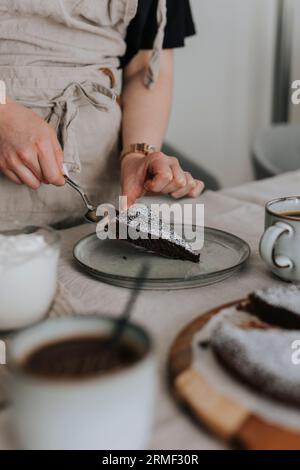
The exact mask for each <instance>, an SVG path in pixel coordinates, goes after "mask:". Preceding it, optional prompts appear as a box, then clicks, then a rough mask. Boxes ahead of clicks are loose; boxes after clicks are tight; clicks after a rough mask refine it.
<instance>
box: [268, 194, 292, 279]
mask: <svg viewBox="0 0 300 470" xmlns="http://www.w3.org/2000/svg"><path fill="white" fill-rule="evenodd" d="M287 213H288V214H290V215H287ZM296 213H299V214H300V196H295V197H284V198H280V199H274V200H273V201H270V202H268V203H267V204H266V212H265V233H264V234H263V236H262V238H261V241H260V247H259V250H260V255H261V257H262V259H263V260H264V261H265V262H266V263H267V265H268V266H269V267H270V268H271V270H272V272H273V273H274V274H276V275H277V276H278V277H280V278H281V279H283V280H285V281H300V217H299V216H296Z"/></svg>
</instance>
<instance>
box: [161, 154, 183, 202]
mask: <svg viewBox="0 0 300 470" xmlns="http://www.w3.org/2000/svg"><path fill="white" fill-rule="evenodd" d="M168 160H169V164H170V168H171V170H172V174H173V178H172V181H171V182H170V183H169V184H167V186H165V188H164V189H163V190H162V191H161V192H162V194H171V193H173V192H175V191H178V190H179V189H182V188H184V187H185V184H186V177H185V172H184V171H183V170H182V168H181V166H180V164H179V162H178V160H177V158H175V157H168Z"/></svg>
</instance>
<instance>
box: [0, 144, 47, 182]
mask: <svg viewBox="0 0 300 470" xmlns="http://www.w3.org/2000/svg"><path fill="white" fill-rule="evenodd" d="M1 171H2V173H3V174H4V175H5V176H7V177H8V178H9V179H10V180H11V181H13V182H14V183H16V184H26V185H27V186H29V187H30V188H31V189H38V188H39V187H40V185H41V182H40V181H39V179H38V178H37V177H36V176H35V175H34V174H33V173H32V171H31V170H30V169H29V168H27V167H26V166H25V165H24V164H23V162H22V161H21V160H20V158H19V157H18V155H17V154H15V153H13V152H11V153H9V154H8V155H7V156H6V159H5V165H1Z"/></svg>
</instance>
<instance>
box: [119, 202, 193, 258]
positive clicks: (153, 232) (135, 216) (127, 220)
mask: <svg viewBox="0 0 300 470" xmlns="http://www.w3.org/2000/svg"><path fill="white" fill-rule="evenodd" d="M118 219H119V223H121V224H124V226H125V227H126V226H127V225H128V227H129V229H130V228H132V229H133V230H135V231H139V232H140V233H141V234H144V235H147V236H150V238H152V239H155V238H162V239H165V240H169V241H171V242H172V243H174V244H176V245H179V246H181V247H183V248H184V249H185V250H187V251H189V252H190V253H193V254H195V253H196V252H195V251H194V250H193V248H192V245H191V244H190V243H189V242H187V241H186V240H184V239H183V238H182V237H180V236H179V235H178V234H177V233H176V232H175V231H174V229H173V227H172V226H169V225H168V224H166V223H164V222H163V221H162V220H161V219H160V218H159V216H158V214H156V213H155V212H153V211H152V210H151V209H150V208H149V207H146V206H140V205H134V206H132V207H130V208H129V209H128V211H124V212H121V213H120V214H119V216H118ZM129 233H130V231H129Z"/></svg>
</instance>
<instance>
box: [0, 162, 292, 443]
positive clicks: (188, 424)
mask: <svg viewBox="0 0 300 470" xmlns="http://www.w3.org/2000/svg"><path fill="white" fill-rule="evenodd" d="M299 193H300V171H296V172H291V173H286V174H284V175H281V176H278V177H275V178H270V179H267V180H263V181H258V182H257V181H256V182H251V183H247V184H244V185H242V186H239V187H235V188H230V189H225V190H222V191H219V192H211V191H207V192H205V193H204V195H203V196H201V198H200V199H199V200H196V201H195V200H194V201H193V203H197V202H198V203H199V202H201V203H204V205H205V224H206V225H207V226H212V227H216V228H219V229H223V230H227V231H229V232H232V233H234V234H236V235H238V236H240V237H242V238H243V239H245V240H246V241H247V242H248V243H249V245H250V246H251V249H252V255H251V258H250V260H249V262H248V264H247V266H246V267H245V268H244V269H242V270H241V271H239V272H238V273H236V274H235V275H234V276H233V277H231V278H229V279H227V280H225V281H223V282H222V283H219V284H214V285H211V286H207V287H201V288H196V289H188V290H181V291H156V292H155V295H153V292H151V291H144V292H143V293H142V294H141V295H140V297H139V299H138V301H137V304H136V308H135V314H134V317H133V320H134V321H136V322H138V323H139V324H141V325H143V326H144V327H146V328H147V329H148V330H149V332H150V333H151V334H152V336H153V338H154V341H155V344H156V349H157V357H158V373H159V387H158V392H157V403H156V415H155V419H154V427H153V432H152V437H151V441H150V443H149V447H150V448H153V449H168V450H176V449H182V450H184V449H222V448H226V447H225V446H224V444H222V443H221V442H220V441H218V440H216V439H215V438H214V437H212V436H210V435H209V434H207V433H206V432H205V431H204V430H202V429H201V428H200V427H198V426H197V425H196V424H194V423H193V422H192V421H191V420H189V418H188V417H187V416H186V415H185V414H184V413H183V412H182V411H181V410H180V409H179V408H178V407H177V405H176V404H175V403H174V401H173V399H172V397H171V396H170V394H169V392H168V389H167V383H166V360H167V354H168V350H169V347H170V345H171V343H172V341H173V339H174V338H175V336H176V335H177V334H178V332H179V331H180V330H181V329H182V328H183V327H184V326H185V325H186V324H187V323H189V322H190V321H192V320H193V319H194V318H195V317H197V316H199V314H201V313H204V312H205V311H207V310H209V309H211V308H213V307H215V306H217V305H219V304H224V303H226V302H229V301H232V300H235V299H239V298H242V297H244V296H246V295H247V294H248V293H249V291H250V290H253V289H256V288H261V287H267V286H269V285H274V284H276V283H277V284H279V283H280V281H279V280H277V279H276V278H275V277H273V276H272V275H271V274H270V272H269V271H268V270H267V268H266V266H265V265H264V264H263V262H262V261H261V259H260V257H259V254H258V242H259V238H260V236H261V234H262V232H263V226H264V205H265V203H266V202H267V201H268V200H270V199H273V198H276V197H280V196H293V195H298V194H299ZM185 202H187V200H182V201H181V203H185ZM188 202H190V200H189V201H188ZM91 231H92V228H91V226H89V225H85V226H80V227H75V228H72V229H68V230H64V231H62V232H61V236H62V256H61V261H60V267H59V280H60V282H61V283H62V284H63V285H64V286H65V288H66V289H67V290H68V291H69V292H70V293H71V294H72V297H73V298H74V302H75V303H77V305H78V306H79V308H82V309H84V312H83V313H90V312H98V313H105V314H110V315H112V316H117V315H118V314H120V313H121V311H122V307H123V305H124V304H125V302H126V300H127V298H128V296H129V294H130V291H128V290H126V289H123V288H118V287H114V286H110V285H108V284H103V283H101V282H98V281H97V280H94V279H92V278H91V277H89V276H87V275H86V274H84V273H83V272H81V271H79V270H78V268H77V267H76V265H75V264H74V261H73V259H72V248H73V245H74V243H75V242H76V241H77V240H79V239H80V238H81V237H83V236H84V235H85V234H87V233H90V232H91ZM81 306H82V307H81ZM7 414H8V411H3V412H2V413H0V449H1V448H6V446H7V442H6V439H5V425H6V422H7Z"/></svg>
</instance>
